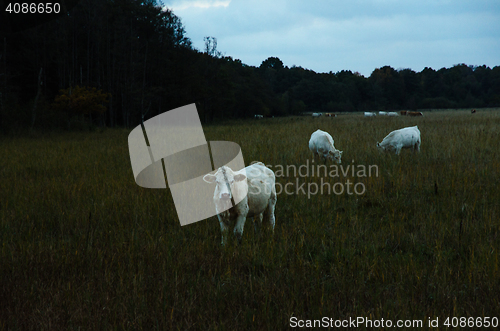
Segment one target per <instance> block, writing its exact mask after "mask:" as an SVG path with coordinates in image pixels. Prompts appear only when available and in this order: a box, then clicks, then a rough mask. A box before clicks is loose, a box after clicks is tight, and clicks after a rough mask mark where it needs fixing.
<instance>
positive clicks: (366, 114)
mask: <svg viewBox="0 0 500 331" xmlns="http://www.w3.org/2000/svg"><path fill="white" fill-rule="evenodd" d="M374 116H376V114H375V113H373V112H371V111H365V117H374Z"/></svg>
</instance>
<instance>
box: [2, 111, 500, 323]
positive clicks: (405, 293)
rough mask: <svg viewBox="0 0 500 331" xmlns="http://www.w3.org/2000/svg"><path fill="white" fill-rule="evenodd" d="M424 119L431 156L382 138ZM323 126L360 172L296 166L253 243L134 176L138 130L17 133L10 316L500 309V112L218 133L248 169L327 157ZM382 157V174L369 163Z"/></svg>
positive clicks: (9, 244)
mask: <svg viewBox="0 0 500 331" xmlns="http://www.w3.org/2000/svg"><path fill="white" fill-rule="evenodd" d="M413 125H418V127H419V129H420V131H421V135H422V145H421V152H420V153H419V154H417V153H413V152H411V151H408V150H403V151H402V152H401V155H399V156H395V155H391V154H381V153H379V152H378V150H377V148H376V146H375V145H376V142H377V141H381V140H382V139H383V138H384V137H385V136H386V135H387V134H388V133H389V132H390V131H392V130H394V129H399V128H402V127H405V126H413ZM316 129H322V130H325V131H328V132H329V133H330V134H331V135H332V136H333V138H334V139H335V147H337V148H338V149H340V150H342V151H343V152H344V153H343V155H342V161H343V162H342V166H343V167H344V169H345V168H346V167H347V166H348V165H349V166H355V168H356V172H355V173H354V174H353V173H352V172H350V171H348V173H347V174H346V175H345V176H344V175H343V174H340V176H338V177H335V176H329V175H328V176H326V177H325V176H317V174H315V176H312V174H309V176H299V175H294V174H292V173H288V176H286V175H287V174H286V173H282V174H280V176H278V178H277V183H278V184H279V186H280V187H282V188H284V187H285V185H286V184H287V183H293V185H290V186H288V192H291V191H293V193H292V194H288V193H287V192H284V191H283V192H281V194H279V195H278V201H277V206H276V228H275V233H274V235H273V236H271V234H270V233H269V231H268V229H265V228H264V229H263V233H262V236H261V237H257V236H256V235H255V234H254V231H253V226H252V224H251V223H252V222H251V221H250V220H249V221H248V222H247V224H246V227H245V232H244V234H243V240H242V244H241V245H240V246H238V245H237V244H236V243H235V239H234V237H233V236H232V235H230V236H229V239H230V240H229V243H228V245H227V246H226V247H224V248H222V247H221V245H220V235H221V234H220V228H219V224H218V221H217V218H216V217H212V218H210V219H208V220H205V221H201V222H197V223H195V224H191V225H188V226H184V227H181V226H180V224H179V221H178V219H177V214H176V211H175V207H174V204H173V200H172V196H171V194H170V191H169V190H153V189H143V188H141V187H139V186H137V185H136V184H135V182H134V178H133V174H132V170H131V166H130V158H129V155H128V146H127V137H128V133H129V132H130V130H124V129H113V130H112V129H108V130H105V131H104V132H92V133H49V134H41V133H33V134H31V135H30V136H29V137H3V138H1V139H0V329H2V330H7V329H9V330H10V329H12V330H17V329H23V330H63V329H64V330H76V329H78V330H80V329H81V330H96V329H102V330H110V329H127V330H133V329H136V330H151V329H163V330H166V329H169V330H253V329H255V330H257V329H258V330H279V329H288V328H290V326H291V318H292V317H294V318H296V319H297V320H295V319H294V321H297V323H298V321H299V320H314V319H322V318H323V317H327V318H328V319H329V318H332V319H333V320H334V321H335V320H349V318H351V319H356V318H358V317H363V318H366V319H371V320H372V321H377V320H378V321H380V320H381V319H384V321H386V323H387V320H390V321H391V323H392V326H393V327H395V326H396V323H397V321H398V320H402V321H405V320H420V321H422V326H423V327H424V328H427V327H428V323H429V320H435V319H436V318H439V326H440V327H443V323H444V322H445V320H446V318H447V317H450V318H452V317H456V318H469V317H473V318H485V317H490V321H494V320H491V318H493V317H496V318H500V269H499V256H500V237H499V232H500V222H499V220H500V186H499V184H500V182H499V178H500V149H499V146H500V111H498V110H479V111H478V113H476V114H474V115H471V114H470V112H465V111H454V112H451V111H444V112H430V113H425V114H424V117H421V118H415V117H413V118H409V117H397V118H387V117H384V118H380V117H376V118H364V117H362V115H360V114H353V115H340V116H338V117H337V118H319V119H313V118H275V119H264V120H248V121H233V122H226V123H223V124H219V125H208V126H206V127H204V130H205V135H206V139H207V140H208V141H210V140H228V141H234V142H236V143H238V144H239V145H240V146H241V148H242V152H243V156H244V159H245V163H246V164H250V162H252V161H262V162H264V163H265V164H267V165H271V166H272V169H273V170H278V169H279V168H280V167H279V166H278V165H281V166H282V167H284V169H287V167H288V169H292V168H293V167H295V168H297V169H298V168H299V167H300V166H301V165H306V164H308V162H309V164H310V165H311V164H312V163H311V162H312V159H311V154H310V152H309V149H308V141H309V137H310V135H311V133H312V132H313V131H315V130H316ZM369 165H372V166H376V169H378V176H376V175H375V173H372V175H371V176H368V174H366V176H362V173H358V172H357V170H359V169H361V168H362V167H363V166H366V169H368V166H369ZM328 166H330V164H328ZM309 169H310V168H309ZM372 169H375V168H372ZM347 180H349V181H350V182H351V183H353V185H354V184H358V186H357V188H358V193H360V190H361V188H363V189H364V191H363V194H356V193H353V194H348V193H347V191H346V190H344V192H343V193H342V194H336V193H335V192H330V193H328V192H326V189H325V191H324V192H323V194H321V192H319V193H316V194H309V196H308V194H304V192H303V191H302V190H300V189H298V188H297V186H300V185H302V184H303V188H304V189H305V191H308V192H310V191H311V190H314V188H315V187H318V188H319V187H321V185H324V183H329V184H330V185H331V186H332V187H333V185H335V183H340V184H338V186H337V193H338V192H339V189H340V186H339V185H341V184H342V185H345V183H346V182H347ZM315 185H316V186H315ZM292 186H293V188H292ZM324 187H326V186H324ZM344 188H345V189H347V187H346V186H344ZM351 189H353V187H351ZM351 193H352V190H351ZM266 230H267V231H266ZM451 321H452V320H451V319H450V322H451ZM456 321H459V320H455V322H456ZM304 323H306V322H305V321H304ZM375 323H376V322H375ZM497 323H498V320H497ZM416 325H418V324H416ZM366 326H367V325H366V324H360V325H359V327H360V328H361V329H362V328H365V327H366ZM386 326H387V324H386ZM381 329H383V328H381Z"/></svg>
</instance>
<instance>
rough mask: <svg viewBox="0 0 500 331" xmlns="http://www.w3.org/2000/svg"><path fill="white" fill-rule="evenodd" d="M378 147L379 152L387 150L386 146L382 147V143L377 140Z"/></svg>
mask: <svg viewBox="0 0 500 331" xmlns="http://www.w3.org/2000/svg"><path fill="white" fill-rule="evenodd" d="M377 149H378V150H379V152H384V151H385V148H384V147H382V145H380V143H379V142H378V141H377Z"/></svg>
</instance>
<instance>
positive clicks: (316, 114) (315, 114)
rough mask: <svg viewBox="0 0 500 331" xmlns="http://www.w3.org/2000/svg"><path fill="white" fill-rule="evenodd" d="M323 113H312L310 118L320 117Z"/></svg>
mask: <svg viewBox="0 0 500 331" xmlns="http://www.w3.org/2000/svg"><path fill="white" fill-rule="evenodd" d="M321 115H323V113H312V117H320V116H321Z"/></svg>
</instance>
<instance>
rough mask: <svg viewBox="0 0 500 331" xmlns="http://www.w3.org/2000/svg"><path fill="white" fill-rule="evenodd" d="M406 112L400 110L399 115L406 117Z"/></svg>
mask: <svg viewBox="0 0 500 331" xmlns="http://www.w3.org/2000/svg"><path fill="white" fill-rule="evenodd" d="M407 112H408V111H406V110H401V111H400V112H399V113H400V114H401V116H406V113H407Z"/></svg>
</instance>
